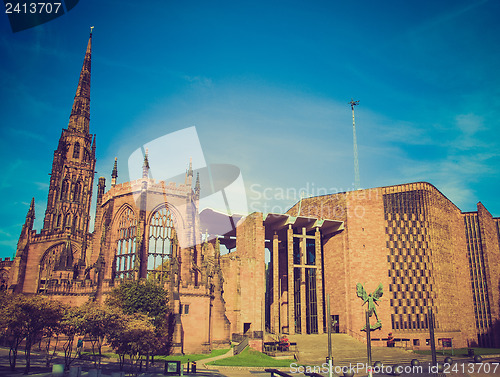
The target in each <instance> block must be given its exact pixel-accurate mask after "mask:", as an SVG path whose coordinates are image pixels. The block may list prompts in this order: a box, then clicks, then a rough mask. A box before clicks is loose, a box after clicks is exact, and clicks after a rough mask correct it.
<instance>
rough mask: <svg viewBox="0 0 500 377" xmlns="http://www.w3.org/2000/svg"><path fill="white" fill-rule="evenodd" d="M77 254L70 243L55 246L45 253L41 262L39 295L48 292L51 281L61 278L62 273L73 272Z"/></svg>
mask: <svg viewBox="0 0 500 377" xmlns="http://www.w3.org/2000/svg"><path fill="white" fill-rule="evenodd" d="M75 252H76V250H74V249H73V248H72V247H71V245H70V244H69V243H60V244H57V245H54V246H52V247H50V248H49V249H48V250H47V251H46V252H45V254H44V256H43V258H42V260H41V261H40V270H39V271H40V274H39V286H38V292H39V293H41V292H44V291H45V290H47V288H48V285H49V283H50V281H51V280H53V279H58V278H60V274H61V273H60V271H68V270H72V268H73V261H74V259H75V255H74V253H75ZM56 270H57V273H56V272H54V271H56Z"/></svg>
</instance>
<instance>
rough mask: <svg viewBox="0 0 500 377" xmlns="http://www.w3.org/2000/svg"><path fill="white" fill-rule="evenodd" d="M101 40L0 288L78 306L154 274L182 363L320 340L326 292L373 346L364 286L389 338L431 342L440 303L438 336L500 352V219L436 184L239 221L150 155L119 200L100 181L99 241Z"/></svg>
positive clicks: (304, 204) (190, 176)
mask: <svg viewBox="0 0 500 377" xmlns="http://www.w3.org/2000/svg"><path fill="white" fill-rule="evenodd" d="M91 44H92V35H91V36H90V38H89V42H88V46H87V51H86V54H85V59H84V63H83V67H82V70H81V73H80V79H79V82H78V87H77V91H76V95H75V99H74V103H73V108H72V110H71V115H70V120H69V124H68V127H67V128H66V129H63V131H62V134H61V137H60V139H59V144H58V146H57V149H56V150H55V151H54V158H53V164H52V172H51V175H50V176H51V177H50V186H49V193H48V201H47V209H46V211H45V217H44V222H43V228H42V229H41V231H40V232H39V233H37V231H36V230H34V229H33V222H34V217H35V212H34V201H32V203H31V207H30V209H29V211H28V214H27V216H26V222H25V224H24V225H23V228H22V231H21V236H20V238H19V242H18V245H17V251H16V256H15V258H14V260H13V261H9V260H4V261H0V283H1V284H0V287H1V288H2V289H9V290H11V291H12V292H23V293H27V294H45V295H49V296H50V297H53V298H54V299H60V300H64V301H65V302H70V303H71V304H73V305H81V304H82V303H84V302H86V301H88V300H99V301H102V300H104V298H105V297H106V294H107V293H108V292H109V291H110V290H111V289H112V288H113V287H115V286H117V285H119V284H120V283H121V282H123V281H125V280H127V279H155V280H157V281H158V282H159V283H160V284H164V286H165V287H166V288H168V291H169V298H170V300H169V306H170V309H171V310H172V312H173V313H174V314H175V334H174V340H173V347H174V352H185V353H192V352H208V351H210V350H211V349H213V348H217V347H221V346H224V345H227V344H228V343H229V342H230V341H231V340H237V341H238V340H241V339H242V338H243V337H248V338H249V339H250V344H251V345H252V347H254V348H256V349H262V344H263V340H264V337H265V335H264V334H265V332H270V333H273V334H275V335H279V334H297V333H301V334H314V333H323V332H324V331H325V329H326V323H327V321H326V316H327V313H326V297H327V295H329V297H330V300H331V314H332V315H333V316H334V319H335V320H336V321H337V327H336V328H337V330H338V331H339V332H343V333H347V334H350V335H351V336H353V337H356V338H359V339H361V338H364V334H365V333H364V332H362V331H361V328H362V327H363V325H364V310H365V307H364V306H362V301H361V300H360V299H359V298H358V297H357V295H356V284H357V283H362V284H363V285H364V287H365V288H366V290H367V292H368V293H371V292H373V291H374V290H375V289H376V288H377V286H378V285H379V284H382V286H383V290H384V295H383V297H382V299H381V300H380V301H379V304H380V306H379V307H378V309H377V313H378V316H379V318H380V320H381V321H382V329H381V330H377V331H379V332H378V333H379V334H380V338H382V337H386V336H387V334H388V333H389V332H392V333H393V335H394V337H395V338H401V339H409V340H410V341H411V344H413V345H414V346H415V347H425V346H426V344H427V340H428V337H429V335H428V333H429V327H428V318H427V313H428V309H429V308H432V309H433V312H434V313H435V319H436V338H438V339H448V338H451V339H453V345H454V347H463V346H467V345H472V344H479V345H482V346H500V333H499V327H500V323H499V320H500V306H499V305H500V297H499V296H500V290H499V283H500V230H499V226H500V219H499V218H493V217H492V216H491V214H490V213H489V212H488V211H487V210H486V208H485V207H484V206H483V205H482V204H481V203H479V204H478V210H477V212H468V213H463V212H461V211H460V209H458V208H457V207H456V206H455V205H454V204H453V203H452V202H451V201H449V200H448V199H447V198H446V197H445V196H444V195H443V194H441V193H440V192H439V191H438V190H437V189H436V188H435V187H434V186H432V185H431V184H429V183H424V182H420V183H411V184H403V185H397V186H389V187H381V188H374V189H369V190H357V191H353V192H346V193H337V194H332V195H325V196H320V197H313V198H307V199H303V200H301V201H300V202H299V203H297V204H296V205H295V206H293V207H292V208H291V209H290V210H289V211H288V212H287V213H286V214H267V215H263V214H262V213H252V214H250V215H248V216H245V217H243V216H236V215H233V216H228V215H224V214H222V213H219V212H216V211H213V210H210V209H205V210H203V211H201V212H200V208H199V202H200V190H201V183H200V179H199V176H198V175H196V178H195V177H194V175H195V174H194V171H193V169H192V168H191V164H189V165H188V164H187V162H186V166H189V168H188V170H187V171H186V175H185V177H184V178H183V180H184V182H183V183H177V184H176V183H171V182H170V183H167V182H163V181H155V180H153V179H151V178H150V174H149V169H150V164H152V165H154V164H155V163H160V162H159V161H149V160H148V155H147V152H146V154H145V155H144V163H143V167H142V178H139V179H137V180H135V181H131V182H125V183H121V184H117V177H118V167H117V162H116V160H115V165H114V167H113V170H112V174H111V184H110V188H109V190H107V191H106V179H105V178H104V177H100V178H99V179H98V182H97V204H96V212H95V227H94V229H93V231H90V229H89V220H90V216H91V213H90V207H91V199H92V192H93V188H94V184H95V183H94V174H95V162H96V143H95V135H92V134H90V122H89V120H90V68H91ZM223 222H225V223H230V224H233V225H234V226H231V227H229V228H227V227H221V226H220V224H221V223H223ZM221 245H224V246H225V249H226V250H229V252H228V253H226V254H221V249H223V248H221ZM266 250H267V252H269V253H270V256H271V258H270V262H269V263H268V264H267V266H266V258H265V254H266ZM375 334H377V333H375ZM372 337H376V335H372Z"/></svg>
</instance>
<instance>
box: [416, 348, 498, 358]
mask: <svg viewBox="0 0 500 377" xmlns="http://www.w3.org/2000/svg"><path fill="white" fill-rule="evenodd" d="M473 349H474V355H482V356H485V355H500V348H476V347H473ZM413 352H414V353H418V354H421V355H430V354H431V351H430V350H421V351H413ZM436 353H437V354H438V355H442V354H443V350H440V349H436ZM444 354H445V355H449V356H451V348H446V349H445V351H444ZM468 354H469V351H468V348H457V349H454V350H453V355H455V356H467V355H468Z"/></svg>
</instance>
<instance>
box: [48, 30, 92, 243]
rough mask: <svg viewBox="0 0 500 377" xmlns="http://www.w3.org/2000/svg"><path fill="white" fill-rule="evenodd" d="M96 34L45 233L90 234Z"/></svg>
mask: <svg viewBox="0 0 500 377" xmlns="http://www.w3.org/2000/svg"><path fill="white" fill-rule="evenodd" d="M91 48H92V33H90V37H89V41H88V45H87V51H86V53H85V59H84V61H83V67H82V70H81V73H80V79H79V81H78V87H77V89H76V94H75V99H74V102H73V108H72V110H71V115H70V117H69V124H68V128H67V129H63V131H62V133H61V137H60V139H59V145H58V147H57V149H56V150H55V151H54V160H53V162H52V172H51V174H50V176H51V177H50V187H49V195H48V200H47V209H46V211H45V218H44V222H43V230H42V232H43V233H46V232H70V233H71V235H74V236H76V237H84V236H85V235H86V234H87V233H88V226H89V219H90V216H89V214H90V204H91V198H92V184H93V181H94V174H95V162H96V159H95V135H94V137H93V138H92V135H91V134H90V133H89V121H90V68H91Z"/></svg>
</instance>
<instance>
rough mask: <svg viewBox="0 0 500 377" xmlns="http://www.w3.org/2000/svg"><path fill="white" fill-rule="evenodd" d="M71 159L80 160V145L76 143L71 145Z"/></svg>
mask: <svg viewBox="0 0 500 377" xmlns="http://www.w3.org/2000/svg"><path fill="white" fill-rule="evenodd" d="M73 158H80V143H79V142H78V141H77V142H76V143H75V145H73Z"/></svg>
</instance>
